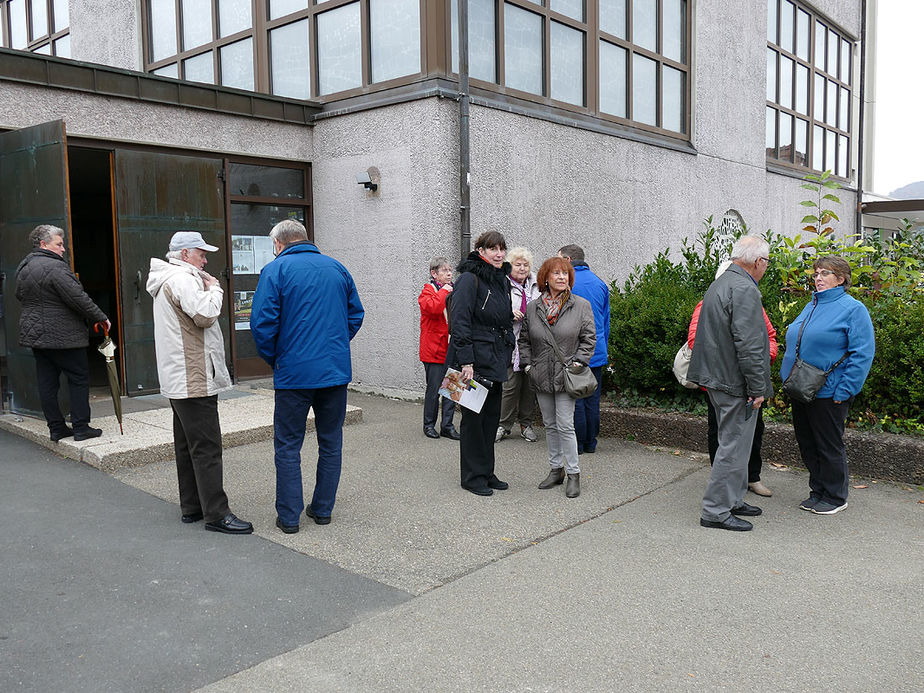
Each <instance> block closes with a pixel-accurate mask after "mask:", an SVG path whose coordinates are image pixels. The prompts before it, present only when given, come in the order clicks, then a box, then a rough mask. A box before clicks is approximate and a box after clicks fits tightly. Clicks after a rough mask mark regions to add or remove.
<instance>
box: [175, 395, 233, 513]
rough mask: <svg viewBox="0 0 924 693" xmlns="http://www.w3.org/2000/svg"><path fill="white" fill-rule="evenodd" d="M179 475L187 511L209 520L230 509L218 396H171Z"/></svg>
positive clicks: (181, 506)
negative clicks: (226, 488)
mask: <svg viewBox="0 0 924 693" xmlns="http://www.w3.org/2000/svg"><path fill="white" fill-rule="evenodd" d="M170 407H171V408H172V409H173V447H174V450H175V452H176V476H177V481H178V482H179V487H180V511H181V512H182V514H183V515H193V514H195V513H199V512H201V513H202V515H203V516H204V518H205V521H206V522H214V521H215V520H220V519H222V518H223V517H224V516H225V515H227V514H228V513H229V512H230V511H229V509H228V496H227V495H225V490H224V486H223V479H222V462H221V426H220V425H219V423H218V396H217V395H212V396H211V397H191V398H190V399H171V400H170Z"/></svg>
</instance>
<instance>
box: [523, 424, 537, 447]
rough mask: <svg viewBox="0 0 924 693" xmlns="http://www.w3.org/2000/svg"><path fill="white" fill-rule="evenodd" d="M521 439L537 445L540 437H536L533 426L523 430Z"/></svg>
mask: <svg viewBox="0 0 924 693" xmlns="http://www.w3.org/2000/svg"><path fill="white" fill-rule="evenodd" d="M520 437H521V438H523V439H524V440H526V441H528V442H530V443H535V442H536V441H537V440H539V436H537V435H536V432H535V431H534V430H533V427H532V426H527V427H526V428H521V429H520Z"/></svg>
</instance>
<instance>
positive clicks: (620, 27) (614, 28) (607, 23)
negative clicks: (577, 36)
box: [600, 0, 626, 39]
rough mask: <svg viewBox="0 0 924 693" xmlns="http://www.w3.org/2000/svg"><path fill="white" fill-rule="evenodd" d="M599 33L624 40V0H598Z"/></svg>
mask: <svg viewBox="0 0 924 693" xmlns="http://www.w3.org/2000/svg"><path fill="white" fill-rule="evenodd" d="M600 31H605V32H606V33H608V34H612V35H613V36H616V37H618V38H621V39H624V38H626V0H600Z"/></svg>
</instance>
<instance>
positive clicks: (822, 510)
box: [812, 500, 847, 515]
mask: <svg viewBox="0 0 924 693" xmlns="http://www.w3.org/2000/svg"><path fill="white" fill-rule="evenodd" d="M846 507H847V501H844V502H843V503H842V504H841V505H834V503H829V502H828V501H823V500H820V501H818V502H817V503H815V505H814V506H813V507H812V512H813V513H815V514H816V515H834V514H836V513H839V512H840V511H841V510H844V509H845V508H846Z"/></svg>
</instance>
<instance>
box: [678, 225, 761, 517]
mask: <svg viewBox="0 0 924 693" xmlns="http://www.w3.org/2000/svg"><path fill="white" fill-rule="evenodd" d="M769 252H770V247H769V246H768V245H767V242H766V241H764V240H763V239H761V238H758V237H756V236H742V237H741V238H740V239H738V241H737V242H736V243H735V245H734V247H733V248H732V252H731V260H732V265H731V266H730V267H729V268H728V269H727V270H726V271H725V272H724V273H723V274H722V275H721V276H719V277H718V278H717V279H716V280H715V281H714V282H712V285H711V286H710V287H709V290H708V291H706V295H705V297H704V298H703V307H702V309H701V311H700V315H699V325H698V327H697V328H696V345H695V346H694V347H693V356H692V358H691V360H690V370H689V373H688V375H687V377H688V379H689V380H691V381H692V382H695V383H698V384H699V385H701V386H702V387H704V388H706V392H707V394H708V395H709V399H710V400H711V401H712V404H713V406H714V407H715V410H716V415H717V419H718V425H719V449H718V451H717V452H716V455H715V462H714V463H713V465H712V474H711V475H710V477H709V484H708V486H707V487H706V494H705V496H703V510H702V515H701V517H700V521H699V523H700V525H702V526H703V527H714V528H717V529H728V530H732V531H736V532H747V531H748V530H751V529H753V525H752V524H751V523H750V522H748V521H747V520H742V519H739V517H738V516H756V515H760V514H761V509H760V508H758V507H756V506H753V505H748V504H747V503H745V502H744V501H743V498H744V494H745V492H746V491H747V485H748V459H749V457H750V454H751V443H752V442H753V440H754V426H755V425H756V424H757V416H755V415H754V414H755V412H754V410H755V409H759V408H760V406H761V405H762V404H763V401H764V399H765V398H767V397H769V396H771V395H772V394H773V386H772V385H771V383H770V341H769V339H768V337H767V328H766V325H765V324H764V318H763V308H762V306H761V297H760V291H759V290H758V288H757V282H759V281H760V279H761V278H762V277H763V276H764V272H766V271H767V263H769V261H770V258H769V256H768V255H769Z"/></svg>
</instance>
